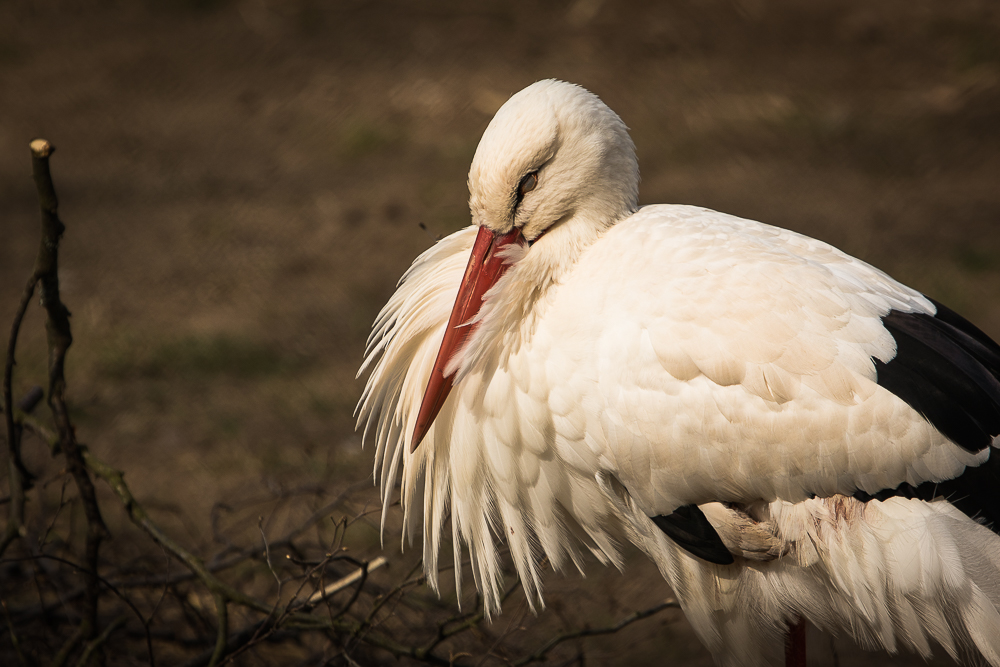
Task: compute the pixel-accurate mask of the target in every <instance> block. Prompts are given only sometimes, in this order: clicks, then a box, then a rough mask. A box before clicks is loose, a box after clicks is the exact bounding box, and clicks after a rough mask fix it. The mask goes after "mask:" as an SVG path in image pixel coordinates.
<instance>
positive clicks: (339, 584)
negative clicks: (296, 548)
mask: <svg viewBox="0 0 1000 667" xmlns="http://www.w3.org/2000/svg"><path fill="white" fill-rule="evenodd" d="M388 562H389V561H387V560H386V559H385V558H383V557H382V556H379V557H378V558H376V559H375V560H373V561H372V562H370V563H366V564H365V565H363V566H362V567H360V568H358V569H357V570H355V571H354V572H352V573H351V574H349V575H347V576H346V577H342V578H341V579H338V580H337V581H335V582H333V583H332V584H330V585H329V586H327V587H326V588H324V589H323V590H321V591H316V592H315V593H313V594H312V595H311V596H309V604H316V603H317V602H319V601H320V600H323V599H325V598H328V597H330V596H331V595H333V594H334V593H337V592H339V591H341V590H343V589H345V588H347V587H348V586H350V585H351V584H353V583H354V582H355V581H357V580H358V579H361V578H362V577H364V576H367V575H368V574H369V573H370V572H371V571H372V570H377V569H379V568H380V567H382V566H383V565H385V564H386V563H388Z"/></svg>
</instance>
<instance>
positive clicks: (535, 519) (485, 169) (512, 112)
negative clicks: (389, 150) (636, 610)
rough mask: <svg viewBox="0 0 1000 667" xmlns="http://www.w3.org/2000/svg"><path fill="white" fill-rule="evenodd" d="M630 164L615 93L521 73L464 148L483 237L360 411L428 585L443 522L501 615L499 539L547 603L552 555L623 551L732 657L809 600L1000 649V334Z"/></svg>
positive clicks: (968, 651) (914, 631)
mask: <svg viewBox="0 0 1000 667" xmlns="http://www.w3.org/2000/svg"><path fill="white" fill-rule="evenodd" d="M638 183H639V171H638V166H637V162H636V157H635V149H634V146H633V144H632V140H631V139H630V138H629V135H628V132H627V130H626V127H625V125H624V123H623V122H622V121H621V119H620V118H619V117H618V116H617V115H616V114H615V113H614V112H613V111H611V110H610V109H609V108H608V107H607V106H605V105H604V104H603V103H602V102H601V101H600V100H599V99H598V98H597V97H596V96H595V95H593V94H591V93H590V92H588V91H586V90H584V89H583V88H580V87H578V86H575V85H572V84H568V83H563V82H560V81H552V80H549V81H540V82H538V83H535V84H534V85H531V86H529V87H528V88H526V89H524V90H523V91H521V92H519V93H517V94H516V95H514V96H513V97H511V99H510V100H509V101H508V102H507V103H506V104H504V106H503V107H502V108H501V109H500V110H499V111H498V112H497V114H496V117H495V118H494V119H493V121H492V122H491V123H490V125H489V127H488V128H487V129H486V133H485V134H484V135H483V138H482V141H481V142H480V144H479V148H478V149H477V151H476V155H475V158H474V159H473V162H472V168H471V170H470V172H469V191H470V194H471V198H470V208H471V211H472V222H473V224H472V226H471V227H469V228H466V229H464V230H462V231H459V232H456V233H454V234H452V235H450V236H448V237H446V238H444V239H442V240H441V241H440V242H438V243H437V244H436V245H434V246H433V247H432V248H430V249H429V250H427V251H426V252H425V253H423V254H422V255H420V257H418V258H417V259H416V260H415V261H414V263H413V266H411V267H410V269H409V270H408V271H407V272H406V274H405V275H404V276H403V278H402V280H401V281H400V283H399V287H398V289H397V290H396V292H395V294H393V296H392V298H391V299H390V300H389V302H388V304H386V306H385V308H383V309H382V312H381V314H380V315H379V317H378V319H377V321H376V322H375V325H374V331H373V333H372V336H371V339H370V342H369V347H368V351H367V355H366V359H365V362H364V365H363V366H362V371H364V370H365V369H368V368H370V369H371V376H370V377H369V379H368V383H367V386H366V387H365V391H364V394H363V396H362V399H361V401H360V403H359V424H361V423H364V424H365V433H366V435H368V436H373V437H374V443H375V472H376V477H377V478H380V481H381V489H382V496H383V498H384V500H385V501H386V502H388V499H389V496H390V494H391V489H392V486H393V484H394V483H395V480H396V479H397V476H398V475H400V474H401V477H402V487H401V489H402V490H401V502H402V506H403V510H404V513H405V521H404V528H403V531H404V540H405V539H407V538H409V540H410V541H411V542H412V540H413V538H414V536H415V535H416V534H418V533H419V532H420V529H421V524H422V528H423V556H424V570H425V572H426V574H427V578H428V581H429V582H430V583H431V585H432V586H435V587H436V586H437V578H438V559H439V549H440V545H441V542H442V535H443V533H444V531H445V524H446V523H450V526H451V534H452V541H453V549H454V558H455V562H456V563H457V562H459V560H460V555H461V553H462V549H463V545H464V548H466V549H468V552H469V554H470V558H471V563H472V572H473V575H474V577H475V584H476V586H477V587H478V588H479V590H480V591H482V593H483V596H484V599H485V604H486V609H487V611H488V612H496V611H497V610H498V607H499V600H500V592H501V590H502V578H503V575H502V571H501V564H500V557H499V555H498V539H502V540H505V541H506V542H507V544H508V545H509V548H510V554H511V557H512V559H513V562H514V565H515V566H516V568H517V571H518V574H519V575H520V578H521V581H522V583H523V585H524V589H525V592H526V594H527V596H528V598H529V600H530V601H532V602H533V604H537V605H541V604H542V578H541V576H540V569H541V565H540V563H541V562H542V560H543V557H544V558H547V559H548V561H549V562H550V563H551V564H552V565H553V567H554V568H556V569H560V568H564V567H566V566H567V565H568V564H569V563H572V564H573V565H574V566H575V567H577V568H580V569H581V570H582V568H583V554H584V553H586V552H590V553H591V554H593V555H594V556H596V557H597V559H598V560H600V561H601V562H603V563H610V564H613V565H616V566H618V567H621V566H622V556H621V545H622V543H623V542H625V541H629V542H632V543H633V544H635V545H637V546H638V547H639V548H641V549H642V550H643V551H645V553H646V554H648V555H649V557H650V558H652V559H653V560H654V561H655V562H656V564H657V565H658V566H659V569H660V572H661V573H662V574H663V577H664V578H665V579H666V580H667V582H668V583H669V584H670V586H671V587H672V588H673V590H674V592H675V593H676V595H677V597H678V599H679V600H680V602H681V605H682V607H683V608H684V610H685V612H686V614H687V616H688V618H689V619H690V621H691V623H692V625H693V627H694V629H695V631H696V632H697V633H698V635H699V637H700V638H701V640H702V641H703V642H704V643H705V645H706V646H707V647H708V648H709V650H710V651H711V652H712V653H713V654H714V655H715V657H716V660H717V661H718V662H719V663H721V664H723V665H763V664H773V662H774V661H776V660H777V661H780V655H781V653H782V647H783V637H784V636H785V633H786V630H787V628H788V627H789V626H790V625H792V626H794V625H795V624H797V623H798V622H799V619H803V618H804V619H808V621H810V622H812V623H813V624H815V625H816V626H819V627H820V628H823V629H826V630H828V631H831V632H834V633H847V634H849V635H850V636H852V637H853V638H854V639H855V640H857V641H858V642H860V643H861V644H862V645H865V646H867V647H876V648H877V647H881V648H883V649H885V650H887V651H889V652H895V651H898V650H900V649H909V650H912V651H916V652H917V653H919V654H920V655H922V656H924V657H929V656H930V653H931V645H932V642H937V644H939V645H940V646H941V647H943V648H944V649H945V650H946V651H947V652H948V653H949V654H950V655H951V656H952V657H953V658H962V657H965V658H967V657H970V656H976V655H980V656H982V657H983V658H985V659H986V660H987V661H988V662H989V663H990V664H992V665H994V666H995V667H1000V611H998V610H1000V537H998V535H997V534H996V532H995V531H996V530H997V529H998V526H1000V522H998V521H997V520H998V519H1000V474H998V473H1000V462H998V457H997V456H996V455H991V454H992V451H993V448H995V447H998V446H1000V438H998V437H996V436H997V435H998V434H1000V380H998V378H1000V347H998V346H997V344H996V343H995V342H993V341H992V340H990V338H989V337H987V336H986V335H985V334H983V333H982V332H981V331H980V330H979V329H977V328H976V327H975V326H973V325H972V324H970V323H969V322H967V321H966V320H964V319H962V318H961V317H959V316H958V315H956V314H955V313H954V312H952V311H950V310H948V309H947V308H945V307H944V306H942V305H941V304H938V303H936V302H935V301H933V300H931V299H929V298H928V297H926V296H924V295H923V294H921V293H919V292H917V291H915V290H912V289H910V288H908V287H906V286H904V285H901V284H900V283H898V282H896V281H895V280H893V279H892V278H890V277H889V276H888V275H886V274H884V273H882V272H881V271H879V270H878V269H875V268H873V267H872V266H870V265H868V264H866V263H864V262H862V261H860V260H858V259H855V258H853V257H850V256H848V255H846V254H844V253H843V252H841V251H840V250H838V249H836V248H834V247H831V246H830V245H827V244H826V243H823V242H822V241H817V240H815V239H811V238H808V237H805V236H802V235H800V234H796V233H794V232H790V231H786V230H783V229H778V228H776V227H771V226H768V225H765V224H762V223H759V222H754V221H751V220H744V219H741V218H736V217H733V216H730V215H726V214H723V213H717V212H715V211H710V210H706V209H703V208H696V207H693V206H677V205H657V206H644V207H642V208H640V207H639V206H638V204H637V191H638ZM470 253H471V258H470ZM456 295H457V298H456ZM454 571H455V576H456V585H457V586H460V585H461V569H460V568H458V567H456V568H455V570H454Z"/></svg>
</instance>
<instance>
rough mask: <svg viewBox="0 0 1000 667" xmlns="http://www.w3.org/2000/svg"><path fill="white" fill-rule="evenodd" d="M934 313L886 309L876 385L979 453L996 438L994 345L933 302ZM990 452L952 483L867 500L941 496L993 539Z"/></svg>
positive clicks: (996, 518) (998, 396)
mask: <svg viewBox="0 0 1000 667" xmlns="http://www.w3.org/2000/svg"><path fill="white" fill-rule="evenodd" d="M933 303H934V305H935V306H936V307H937V314H936V315H927V314H924V313H903V312H899V311H890V312H889V314H888V315H886V316H885V317H883V318H882V323H883V325H884V326H885V328H886V329H888V330H889V332H890V333H891V334H892V336H893V338H894V339H895V340H896V356H895V357H893V358H892V359H891V360H889V361H888V362H887V363H882V362H881V361H879V360H878V359H873V361H874V362H875V368H876V370H877V371H878V383H879V384H880V385H882V386H883V387H885V388H886V389H888V390H889V391H891V392H892V393H894V394H896V396H899V397H900V398H901V399H903V400H904V401H905V402H906V403H907V404H908V405H909V406H910V407H912V408H913V409H914V410H916V411H917V412H919V413H920V414H921V415H923V416H924V418H925V419H927V420H928V421H929V422H930V423H931V424H932V425H933V426H934V427H935V428H937V429H938V430H939V431H941V433H943V434H944V435H945V436H946V437H948V438H949V439H950V440H952V441H953V442H955V444H957V445H959V446H960V447H962V448H963V449H966V450H967V451H970V452H980V451H982V450H983V449H985V448H987V447H990V445H991V444H992V442H993V438H995V437H996V436H998V435H1000V345H997V343H996V342H994V341H993V340H992V339H991V338H990V337H989V336H987V335H986V334H985V333H983V332H982V331H980V330H979V329H978V328H977V327H976V326H974V325H973V324H971V323H970V322H969V321H968V320H966V319H965V318H963V317H962V316H960V315H958V314H957V313H955V312H954V311H952V310H950V309H948V308H946V307H945V306H942V305H941V304H939V303H938V302H936V301H933ZM997 454H998V453H997V452H994V451H993V450H992V449H991V450H990V457H989V458H988V459H987V460H986V461H985V462H984V463H983V464H981V465H979V466H976V467H968V468H966V469H965V470H964V471H963V472H962V474H960V475H959V476H958V477H955V478H954V479H949V480H945V481H942V482H923V483H922V484H919V485H917V486H913V485H911V484H907V483H903V484H900V485H899V486H898V487H896V488H895V489H885V490H883V491H879V492H877V493H874V494H869V493H866V492H864V491H860V490H859V491H856V492H855V493H854V497H855V498H857V499H858V500H861V501H864V502H867V501H869V500H886V499H888V498H890V497H892V496H902V497H905V498H919V499H921V500H927V501H929V500H933V499H935V498H944V499H946V500H948V501H949V502H951V504H953V505H954V506H955V507H956V508H958V509H959V510H961V511H962V512H964V513H965V514H967V515H968V516H970V517H972V518H973V519H976V520H977V521H980V522H982V523H984V524H986V525H987V526H989V527H990V528H991V529H992V530H993V531H994V532H998V533H1000V456H998V455H997Z"/></svg>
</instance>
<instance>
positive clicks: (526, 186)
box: [517, 171, 538, 202]
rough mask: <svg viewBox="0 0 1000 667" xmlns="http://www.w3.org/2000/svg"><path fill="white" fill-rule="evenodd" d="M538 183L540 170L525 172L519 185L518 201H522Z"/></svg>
mask: <svg viewBox="0 0 1000 667" xmlns="http://www.w3.org/2000/svg"><path fill="white" fill-rule="evenodd" d="M536 185H538V172H537V171H532V172H530V173H527V174H525V175H524V178H522V179H521V182H520V183H518V185H517V200H518V202H520V201H521V198H522V197H524V195H526V194H528V193H529V192H531V191H532V190H534V189H535V186H536Z"/></svg>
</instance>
